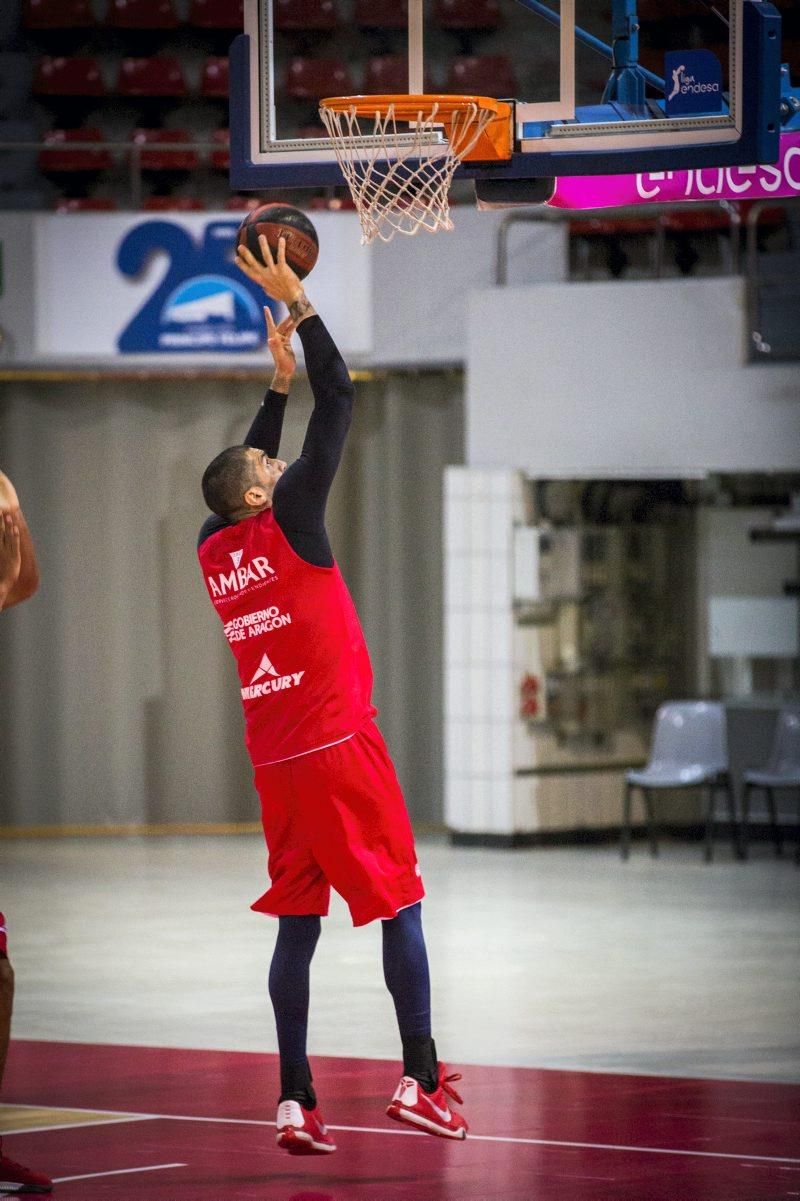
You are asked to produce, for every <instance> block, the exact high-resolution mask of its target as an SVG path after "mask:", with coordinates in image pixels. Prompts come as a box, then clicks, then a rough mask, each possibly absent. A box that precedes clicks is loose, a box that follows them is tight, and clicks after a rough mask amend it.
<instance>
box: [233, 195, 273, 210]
mask: <svg viewBox="0 0 800 1201" xmlns="http://www.w3.org/2000/svg"><path fill="white" fill-rule="evenodd" d="M264 203H265V202H264V200H262V198H261V197H260V196H240V195H238V194H236V195H233V196H229V197H228V199H227V200H226V201H225V212H226V213H252V211H253V209H257V208H258V206H259V205H260V204H264Z"/></svg>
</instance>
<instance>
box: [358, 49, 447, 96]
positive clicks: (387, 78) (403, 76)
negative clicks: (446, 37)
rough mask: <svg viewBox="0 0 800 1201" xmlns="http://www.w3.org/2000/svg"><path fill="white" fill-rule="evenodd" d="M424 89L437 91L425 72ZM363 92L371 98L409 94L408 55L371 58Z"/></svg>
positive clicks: (387, 55) (385, 55) (381, 55)
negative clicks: (398, 93)
mask: <svg viewBox="0 0 800 1201" xmlns="http://www.w3.org/2000/svg"><path fill="white" fill-rule="evenodd" d="M424 88H425V91H426V92H430V91H435V90H436V89H435V87H434V85H433V81H432V79H431V77H430V75H429V74H428V72H427V71H426V72H425V84H424ZM363 90H364V92H365V94H366V95H371V96H380V95H383V94H386V93H389V94H391V93H392V92H407V91H408V55H407V54H377V55H375V56H374V57H373V58H371V59H370V60H369V62H368V63H367V70H366V74H365V76H364V89H363Z"/></svg>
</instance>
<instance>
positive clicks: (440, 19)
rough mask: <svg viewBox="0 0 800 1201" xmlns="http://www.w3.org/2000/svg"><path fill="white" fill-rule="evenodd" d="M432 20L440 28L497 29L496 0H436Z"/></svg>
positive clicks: (498, 14) (497, 9)
mask: <svg viewBox="0 0 800 1201" xmlns="http://www.w3.org/2000/svg"><path fill="white" fill-rule="evenodd" d="M434 20H435V21H436V24H437V25H438V26H439V27H440V28H441V29H456V30H462V29H470V30H480V29H486V30H489V29H497V27H498V25H499V24H500V9H499V7H498V4H497V0H438V3H437V5H436V10H435V15H434Z"/></svg>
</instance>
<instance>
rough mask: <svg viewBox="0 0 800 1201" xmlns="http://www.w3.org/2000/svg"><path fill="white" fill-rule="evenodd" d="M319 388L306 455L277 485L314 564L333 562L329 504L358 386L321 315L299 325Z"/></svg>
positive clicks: (282, 519)
mask: <svg viewBox="0 0 800 1201" xmlns="http://www.w3.org/2000/svg"><path fill="white" fill-rule="evenodd" d="M297 333H298V335H299V337H300V341H301V342H302V343H303V351H304V353H305V361H306V371H307V372H308V380H309V383H310V384H311V390H312V392H313V393H314V411H313V412H312V414H311V419H310V421H309V423H308V429H307V431H306V437H305V441H304V443H303V449H302V452H301V454H300V458H299V459H297V460H295V462H294V463H292V465H291V466H290V467H287V469H286V471H284V473H283V475H282V476H281V478H280V480H279V481H278V484H277V486H276V488H275V494H274V496H273V502H272V503H273V509H274V512H275V519H276V521H277V522H278V525H279V526H280V527H281V529H282V530H283V532H284V534H285V535H286V537H287V539H288V541H289V544H290V546H291V547H292V549H293V550H294V551H295V552H296V553H297V554H298V555H300V557H301V558H303V559H305V560H306V561H307V562H309V563H314V564H315V565H316V566H318V567H330V565H331V564H332V563H333V555H332V553H331V549H330V544H329V542H328V535H327V533H326V530H325V506H326V504H327V501H328V493H329V492H330V488H331V484H332V483H333V480H334V477H335V475H336V471H337V468H338V466H339V462H340V460H341V457H342V451H343V450H344V444H345V439H346V437H347V431H348V429H349V428H350V419H351V417H352V412H353V398H354V394H355V393H354V389H353V384H352V382H351V380H350V376H349V375H348V372H347V367H346V366H345V362H344V359H343V358H342V356H341V354H340V353H339V351H338V349H337V347H336V343H335V342H334V341H333V338H332V337H331V336H330V334H329V333H328V331H327V329H326V328H325V325H324V324H323V322H322V320H321V319H320V318H319V317H318V316H314V317H308V318H306V320H305V321H302V322H301V323H300V325H299V326H298V328H297Z"/></svg>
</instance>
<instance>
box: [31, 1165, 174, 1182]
mask: <svg viewBox="0 0 800 1201" xmlns="http://www.w3.org/2000/svg"><path fill="white" fill-rule="evenodd" d="M188 1166H189V1165H188V1164H185V1163H155V1164H153V1166H152V1167H148V1168H116V1169H115V1171H113V1172H87V1173H86V1175H85V1176H54V1177H53V1184H66V1183H67V1182H68V1181H69V1180H96V1179H97V1177H98V1176H131V1175H132V1174H133V1173H134V1172H164V1171H166V1169H167V1168H186V1167H188Z"/></svg>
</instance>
